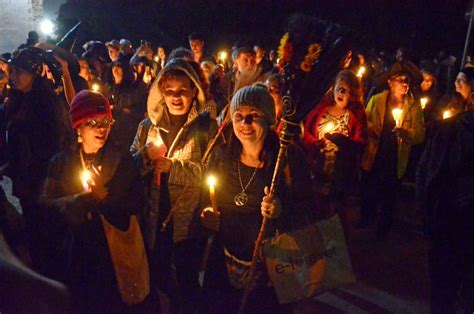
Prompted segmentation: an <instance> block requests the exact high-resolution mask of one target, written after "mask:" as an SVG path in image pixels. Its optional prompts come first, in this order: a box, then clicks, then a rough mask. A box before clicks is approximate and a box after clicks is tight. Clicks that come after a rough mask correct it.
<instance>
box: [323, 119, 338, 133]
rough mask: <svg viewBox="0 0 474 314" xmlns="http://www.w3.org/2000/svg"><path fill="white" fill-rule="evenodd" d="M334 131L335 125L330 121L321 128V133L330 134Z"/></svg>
mask: <svg viewBox="0 0 474 314" xmlns="http://www.w3.org/2000/svg"><path fill="white" fill-rule="evenodd" d="M335 129H336V124H335V123H334V122H332V121H329V122H328V123H326V125H325V126H324V127H323V133H324V134H326V133H332V132H334V130H335Z"/></svg>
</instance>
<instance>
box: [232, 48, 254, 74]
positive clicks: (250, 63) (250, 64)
mask: <svg viewBox="0 0 474 314" xmlns="http://www.w3.org/2000/svg"><path fill="white" fill-rule="evenodd" d="M235 63H236V64H237V70H238V71H239V72H242V71H244V70H249V71H252V70H255V69H256V67H257V63H256V61H255V55H253V54H251V53H248V52H242V53H240V55H239V57H238V58H237V59H236V60H235Z"/></svg>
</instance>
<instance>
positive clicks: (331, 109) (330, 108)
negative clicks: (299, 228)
mask: <svg viewBox="0 0 474 314" xmlns="http://www.w3.org/2000/svg"><path fill="white" fill-rule="evenodd" d="M361 99H362V95H361V87H360V81H359V79H358V78H357V77H356V76H355V74H354V73H352V72H350V71H348V70H343V71H341V72H340V73H339V74H338V75H337V77H336V80H335V84H334V89H333V91H332V93H331V94H330V95H328V96H327V97H325V98H324V99H323V100H322V101H321V102H320V103H319V104H318V106H316V107H315V108H314V109H313V111H312V112H311V113H310V114H309V115H308V118H307V119H306V122H305V125H304V126H305V132H304V137H303V146H304V148H305V149H306V151H307V152H308V159H309V161H310V164H311V165H312V172H313V181H314V185H315V187H316V190H317V193H316V195H317V200H318V205H319V208H318V209H319V210H320V211H321V214H322V216H323V217H328V216H331V215H333V214H334V213H336V212H339V213H341V214H342V212H341V210H342V209H343V208H342V207H343V206H344V204H343V203H341V201H345V200H347V197H348V196H350V195H351V194H353V192H355V191H356V188H357V187H358V169H359V167H360V158H361V155H362V152H363V148H364V145H365V142H366V140H367V119H366V115H365V111H364V107H363V105H362V102H361ZM343 221H345V220H344V219H343Z"/></svg>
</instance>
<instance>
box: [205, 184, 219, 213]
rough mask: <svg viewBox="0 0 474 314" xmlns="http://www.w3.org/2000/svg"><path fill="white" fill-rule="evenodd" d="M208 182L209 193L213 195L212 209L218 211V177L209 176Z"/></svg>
mask: <svg viewBox="0 0 474 314" xmlns="http://www.w3.org/2000/svg"><path fill="white" fill-rule="evenodd" d="M207 184H209V195H210V197H211V205H212V211H213V212H215V213H217V212H219V209H218V208H217V200H216V178H215V177H214V176H209V178H207Z"/></svg>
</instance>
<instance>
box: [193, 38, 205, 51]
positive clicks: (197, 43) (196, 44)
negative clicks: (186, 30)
mask: <svg viewBox="0 0 474 314" xmlns="http://www.w3.org/2000/svg"><path fill="white" fill-rule="evenodd" d="M189 47H190V48H191V50H192V51H193V53H194V55H201V54H202V49H203V48H204V41H202V40H198V39H193V40H190V41H189Z"/></svg>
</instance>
